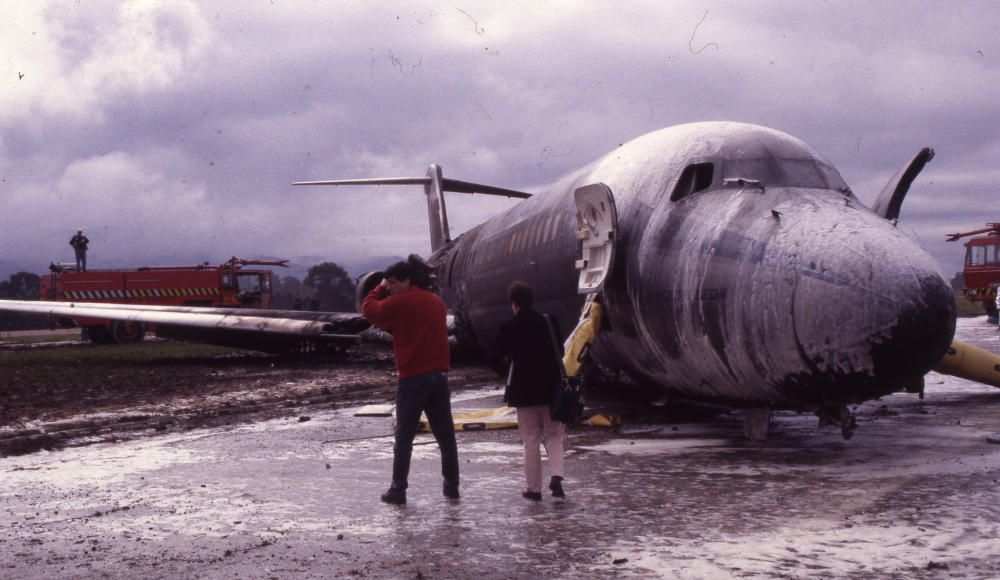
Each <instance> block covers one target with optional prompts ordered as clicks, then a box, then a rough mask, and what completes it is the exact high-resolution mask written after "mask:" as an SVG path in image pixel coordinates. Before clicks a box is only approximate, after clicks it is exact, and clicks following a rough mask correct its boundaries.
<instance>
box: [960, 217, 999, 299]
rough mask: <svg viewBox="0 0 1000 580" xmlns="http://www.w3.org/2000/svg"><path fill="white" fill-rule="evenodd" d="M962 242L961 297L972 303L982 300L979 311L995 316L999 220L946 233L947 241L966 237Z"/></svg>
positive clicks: (997, 281)
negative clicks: (963, 264)
mask: <svg viewBox="0 0 1000 580" xmlns="http://www.w3.org/2000/svg"><path fill="white" fill-rule="evenodd" d="M980 234H985V235H983V236H982V237H978V238H972V239H971V240H969V241H967V242H965V267H964V268H963V269H962V273H963V274H964V277H965V289H964V290H963V292H964V293H965V297H966V298H968V299H969V300H971V301H973V302H982V303H983V310H985V311H986V314H988V315H989V316H990V318H996V317H997V306H996V298H997V288H998V287H1000V223H995V224H986V227H985V228H981V229H978V230H973V231H971V232H963V233H960V234H949V235H948V241H949V242H954V241H957V240H959V239H961V238H964V237H968V236H978V235H980Z"/></svg>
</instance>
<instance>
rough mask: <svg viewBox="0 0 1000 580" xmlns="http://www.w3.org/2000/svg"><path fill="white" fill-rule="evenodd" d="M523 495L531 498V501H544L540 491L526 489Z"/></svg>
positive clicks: (525, 497)
mask: <svg viewBox="0 0 1000 580" xmlns="http://www.w3.org/2000/svg"><path fill="white" fill-rule="evenodd" d="M521 497H523V498H524V499H530V500H531V501H542V494H541V492H538V491H528V490H524V491H522V492H521Z"/></svg>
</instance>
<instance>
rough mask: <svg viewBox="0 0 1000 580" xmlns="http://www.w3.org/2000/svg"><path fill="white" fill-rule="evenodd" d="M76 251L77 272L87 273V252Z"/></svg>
mask: <svg viewBox="0 0 1000 580" xmlns="http://www.w3.org/2000/svg"><path fill="white" fill-rule="evenodd" d="M75 251H76V271H77V272H86V271H87V250H75Z"/></svg>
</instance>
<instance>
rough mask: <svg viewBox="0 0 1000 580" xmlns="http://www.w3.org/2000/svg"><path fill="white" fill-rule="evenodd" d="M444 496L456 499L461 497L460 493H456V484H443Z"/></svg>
mask: <svg viewBox="0 0 1000 580" xmlns="http://www.w3.org/2000/svg"><path fill="white" fill-rule="evenodd" d="M444 496H445V497H446V498H448V499H458V498H459V497H461V494H460V493H458V486H457V485H448V484H445V486H444Z"/></svg>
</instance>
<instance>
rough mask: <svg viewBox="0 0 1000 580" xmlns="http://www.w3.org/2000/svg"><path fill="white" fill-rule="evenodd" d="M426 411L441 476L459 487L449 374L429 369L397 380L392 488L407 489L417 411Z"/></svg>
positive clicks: (417, 418) (445, 482)
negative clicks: (434, 440)
mask: <svg viewBox="0 0 1000 580" xmlns="http://www.w3.org/2000/svg"><path fill="white" fill-rule="evenodd" d="M422 412H423V413H426V414H427V421H428V422H429V423H430V426H431V432H432V433H433V434H434V439H436V440H437V444H438V447H439V448H440V449H441V475H443V476H444V484H445V485H447V486H456V487H457V486H458V445H457V444H456V443H455V424H454V422H453V419H452V417H451V392H450V391H449V389H448V376H447V375H445V374H444V373H442V372H430V373H424V374H422V375H417V376H415V377H408V378H405V379H402V380H401V381H399V387H398V388H397V389H396V445H395V447H393V457H392V485H391V487H392V488H393V489H406V488H407V485H408V483H407V480H408V478H409V475H410V457H411V455H412V454H413V437H414V436H415V435H416V434H417V423H419V422H420V413H422Z"/></svg>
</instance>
